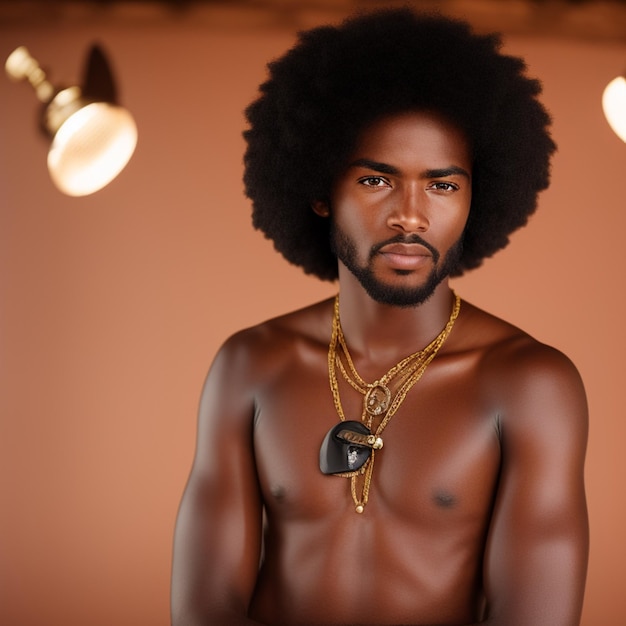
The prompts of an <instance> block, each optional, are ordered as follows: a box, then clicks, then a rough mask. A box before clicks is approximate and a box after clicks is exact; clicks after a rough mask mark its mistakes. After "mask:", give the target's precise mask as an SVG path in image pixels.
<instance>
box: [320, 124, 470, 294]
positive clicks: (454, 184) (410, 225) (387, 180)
mask: <svg viewBox="0 0 626 626" xmlns="http://www.w3.org/2000/svg"><path fill="white" fill-rule="evenodd" d="M471 189H472V188H471V156H470V149H469V145H468V142H467V140H466V138H465V136H464V134H463V133H462V132H461V131H460V130H459V129H458V128H457V127H456V126H455V125H453V124H451V123H450V122H448V121H447V120H445V119H444V118H443V117H441V116H439V115H437V114H434V113H428V112H407V113H402V114H398V115H393V116H390V117H386V118H383V119H381V120H379V121H378V122H376V123H375V124H373V125H372V126H370V127H368V128H366V129H365V131H364V132H363V133H362V135H361V137H360V140H359V141H358V143H357V146H356V149H355V150H354V152H353V154H352V155H351V157H350V159H349V160H348V164H347V167H346V168H345V169H344V171H343V172H342V173H341V174H340V176H339V178H338V179H337V181H336V184H335V186H334V188H333V191H332V194H331V199H330V206H328V207H326V210H329V211H330V219H331V237H332V245H333V249H334V251H335V253H336V255H337V258H338V260H339V263H340V267H339V273H340V276H341V274H342V272H343V271H344V269H343V268H345V269H347V270H349V271H350V272H351V273H352V274H353V275H354V276H356V278H357V279H358V280H359V282H360V283H361V285H362V286H363V288H364V289H365V290H366V291H367V293H368V294H369V295H370V296H371V297H372V298H373V299H374V300H376V301H378V302H381V303H384V304H390V305H394V306H416V305H419V304H421V303H422V302H424V301H425V300H426V299H428V297H430V295H431V294H432V293H433V291H434V290H435V288H436V287H437V285H438V284H439V283H440V282H441V281H442V280H443V279H445V278H446V277H447V276H448V275H449V274H450V272H451V271H452V270H453V269H454V268H455V266H456V264H457V262H458V260H459V257H460V254H461V251H462V235H463V229H464V227H465V223H466V221H467V217H468V215H469V209H470V203H471V195H472V194H471ZM320 206H321V207H322V208H324V207H325V205H318V209H319V207H320ZM318 209H316V210H318ZM318 212H323V210H318ZM342 266H343V268H342Z"/></svg>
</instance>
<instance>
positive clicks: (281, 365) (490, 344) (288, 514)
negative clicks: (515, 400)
mask: <svg viewBox="0 0 626 626" xmlns="http://www.w3.org/2000/svg"><path fill="white" fill-rule="evenodd" d="M331 310H332V303H331V302H330V301H328V302H325V303H321V304H319V305H316V306H315V307H311V308H309V309H305V310H303V311H301V312H297V313H295V314H292V315H290V316H285V317H283V318H279V319H277V320H274V321H272V322H268V323H267V324H265V325H263V326H261V327H258V328H257V329H253V330H252V331H248V333H251V334H252V336H253V341H252V343H253V344H254V345H255V348H254V350H253V354H254V355H256V356H255V357H254V358H256V359H257V362H255V364H254V367H255V368H256V372H257V377H256V380H257V384H256V389H255V415H254V420H255V421H254V430H253V432H254V437H253V448H254V450H253V453H254V455H255V459H256V465H257V472H258V478H259V482H260V488H261V491H262V495H263V500H264V503H265V511H266V532H265V544H264V558H263V562H262V565H261V569H260V573H259V578H258V583H257V587H256V590H255V593H254V596H253V599H252V603H251V608H250V615H251V617H253V618H255V619H257V620H259V621H261V622H263V623H271V624H280V623H288V624H315V623H325V624H332V623H338V624H339V623H358V624H415V623H416V622H417V623H420V624H461V623H463V624H464V623H471V622H473V621H477V620H478V619H479V617H480V611H481V601H482V596H481V568H482V560H483V549H484V544H485V537H486V533H487V530H488V527H489V522H490V516H491V510H492V506H493V502H494V495H495V492H496V489H497V483H498V474H499V469H500V462H501V447H500V419H501V415H500V410H499V409H500V398H501V397H502V389H500V388H499V387H500V385H499V381H498V378H499V374H498V370H499V368H500V367H501V366H502V364H503V363H502V359H504V358H506V357H505V356H504V355H507V354H509V353H510V346H511V345H516V344H522V345H524V344H528V343H536V342H534V341H533V340H532V339H531V338H529V337H528V336H527V335H525V334H524V333H522V332H521V331H519V330H518V329H516V328H514V327H512V326H510V325H508V324H506V323H504V322H502V321H500V320H497V319H496V318H493V317H491V316H489V315H487V314H486V313H483V312H481V311H479V310H478V309H476V308H474V307H472V306H471V305H468V304H467V303H464V304H463V306H462V310H461V315H460V317H459V319H458V320H457V323H456V326H455V328H454V330H453V332H452V334H451V335H450V337H449V339H448V341H447V342H446V344H445V345H444V348H442V350H441V351H440V353H439V354H438V355H437V357H436V358H435V360H434V361H433V362H432V363H431V364H430V365H429V366H428V369H427V370H426V372H425V374H424V375H423V377H422V379H421V380H420V381H419V382H418V383H417V384H416V385H415V386H414V387H413V388H412V389H411V391H410V392H409V393H408V395H407V397H406V399H405V401H404V403H403V404H402V406H401V407H400V409H399V410H398V412H397V413H396V414H395V415H394V416H393V418H392V419H391V421H390V422H389V424H388V426H387V427H386V428H385V430H384V433H383V438H384V448H383V449H382V450H380V451H379V452H377V453H376V460H375V466H374V471H373V479H372V484H371V491H370V496H369V502H368V504H367V506H366V508H365V511H364V512H363V513H362V514H358V513H356V512H355V506H354V503H353V500H352V497H351V494H350V479H348V478H343V477H340V476H326V475H323V474H322V473H321V472H320V469H319V464H318V463H319V461H318V459H319V448H320V444H321V442H322V440H323V438H324V436H325V434H326V432H327V431H328V430H329V429H330V428H331V427H332V426H333V425H335V424H336V423H337V422H338V421H339V418H338V416H337V413H336V410H335V407H334V405H333V400H332V395H331V392H330V388H329V382H328V365H327V355H328V339H329V336H330V323H331V322H330V320H331ZM286 346H288V347H289V348H288V349H286ZM499 355H503V356H499ZM355 365H356V366H357V369H358V363H355ZM386 369H387V366H385V367H383V369H382V370H381V371H380V372H379V375H380V374H382V373H384V371H386ZM364 378H366V379H367V376H365V375H364ZM341 393H342V396H341V399H342V404H343V406H344V410H345V413H346V417H347V419H356V420H358V419H360V416H361V408H362V402H363V397H362V396H361V395H360V394H358V393H357V392H356V391H354V390H352V389H350V388H349V387H347V386H345V385H343V386H342V387H341ZM355 617H356V618H357V620H356V622H355Z"/></svg>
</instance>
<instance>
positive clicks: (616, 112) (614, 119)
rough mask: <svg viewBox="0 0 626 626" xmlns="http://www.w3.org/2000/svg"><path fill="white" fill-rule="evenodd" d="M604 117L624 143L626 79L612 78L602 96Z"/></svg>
mask: <svg viewBox="0 0 626 626" xmlns="http://www.w3.org/2000/svg"><path fill="white" fill-rule="evenodd" d="M602 108H603V109H604V115H605V117H606V119H607V121H608V123H609V126H610V127H611V128H612V129H613V131H614V132H615V134H616V135H617V136H618V137H619V138H620V139H621V140H622V141H624V142H626V78H625V77H624V76H618V77H617V78H614V79H613V80H612V81H611V82H610V83H609V84H608V85H607V86H606V89H605V90H604V93H603V94H602Z"/></svg>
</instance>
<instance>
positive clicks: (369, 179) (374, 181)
mask: <svg viewBox="0 0 626 626" xmlns="http://www.w3.org/2000/svg"><path fill="white" fill-rule="evenodd" d="M359 184H361V185H364V186H365V187H388V186H389V181H387V180H385V179H384V178H383V177H382V176H365V177H364V178H359Z"/></svg>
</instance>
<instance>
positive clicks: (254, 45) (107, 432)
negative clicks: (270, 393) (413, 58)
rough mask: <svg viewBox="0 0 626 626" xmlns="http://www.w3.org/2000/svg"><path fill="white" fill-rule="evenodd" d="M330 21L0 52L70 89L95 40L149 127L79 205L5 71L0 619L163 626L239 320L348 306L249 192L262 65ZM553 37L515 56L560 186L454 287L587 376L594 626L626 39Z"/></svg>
mask: <svg viewBox="0 0 626 626" xmlns="http://www.w3.org/2000/svg"><path fill="white" fill-rule="evenodd" d="M309 4H310V3H309ZM313 4H315V3H313ZM326 4H328V3H326ZM320 5H324V3H323V2H321V3H320ZM331 13H332V12H331V11H329V10H328V7H322V6H320V7H319V8H318V10H316V8H315V6H313V7H312V8H311V9H310V10H308V11H307V12H306V13H304V14H302V15H298V16H295V17H294V16H293V15H291V16H290V15H287V14H285V16H284V17H287V18H289V19H284V20H282V21H280V22H278V21H276V20H275V19H274V18H273V17H272V16H271V15H270V13H269V11H268V12H267V14H266V13H263V11H259V10H257V11H243V10H242V11H241V12H238V11H235V10H229V9H228V8H227V7H225V6H224V7H223V11H222V12H220V11H217V12H215V13H205V14H204V13H199V12H197V11H196V12H182V11H179V12H168V11H165V10H162V9H153V10H147V9H146V7H145V6H143V7H139V6H138V5H137V6H133V7H130V8H128V9H127V10H126V11H125V12H116V11H115V10H113V9H111V10H104V9H102V10H100V11H96V12H93V11H92V12H87V11H85V12H81V10H78V9H77V10H74V11H72V12H69V13H67V14H63V13H54V12H50V13H46V12H45V11H44V12H38V13H37V12H34V13H32V14H29V15H31V17H27V15H26V14H25V13H21V14H17V13H16V14H13V13H11V12H10V11H9V12H5V13H3V14H0V20H1V21H0V59H2V60H4V59H5V58H6V57H7V56H8V54H9V53H10V52H11V50H13V48H15V47H16V46H17V45H21V44H24V45H26V46H28V47H29V48H30V50H31V52H32V53H33V54H34V55H35V56H36V57H38V58H39V59H40V60H41V61H42V63H44V64H45V65H46V66H48V67H49V68H52V71H51V78H52V79H53V81H56V82H62V83H66V84H67V83H73V82H75V81H78V80H79V79H80V74H81V68H82V64H83V59H84V56H85V53H86V50H87V48H88V46H89V44H91V43H92V42H93V41H99V42H101V43H102V44H103V45H104V46H105V48H106V50H107V51H108V53H109V56H110V58H111V60H112V62H113V64H114V67H115V69H116V74H117V78H118V81H119V87H120V90H121V93H122V97H123V101H124V103H125V104H126V105H127V106H128V107H129V108H130V109H131V110H132V112H133V114H134V115H135V117H136V120H137V123H138V126H139V133H140V139H139V144H138V148H137V151H136V153H135V156H134V158H133V159H132V161H131V163H130V164H129V166H128V168H127V169H126V170H125V171H124V172H123V173H122V174H121V175H120V177H119V178H118V179H117V180H115V181H114V182H113V183H112V184H111V185H110V186H109V187H108V188H106V189H104V190H103V191H101V192H100V193H97V194H95V195H93V196H89V197H85V198H81V199H76V198H68V197H65V196H63V195H61V194H60V193H58V192H57V191H56V190H55V189H54V188H53V186H52V183H51V182H50V180H49V178H48V175H47V172H46V168H45V154H46V146H45V143H44V141H43V140H42V139H41V138H40V136H38V135H37V133H36V131H35V118H36V110H37V105H36V102H35V99H34V97H33V95H32V93H31V90H30V88H29V87H28V85H26V84H12V83H11V82H10V81H8V80H7V79H6V77H4V76H0V146H1V152H0V368H1V370H0V416H1V422H0V489H1V490H0V495H1V501H0V622H1V623H2V624H4V625H6V626H30V625H41V624H55V625H56V624H59V625H60V624H63V625H64V626H79V625H81V626H83V625H85V624H89V625H90V626H109V625H111V624H115V625H116V626H137V625H138V624H141V625H143V624H146V625H148V624H149V625H151V626H160V625H165V624H167V623H168V622H169V616H168V585H169V568H170V552H171V537H172V530H173V525H174V519H175V515H176V508H177V505H178V500H179V497H180V494H181V491H182V489H183V486H184V482H185V479H186V475H187V472H188V469H189V465H190V462H191V458H192V454H193V446H194V435H195V419H196V417H195V415H196V405H197V399H198V396H199V392H200V388H201V385H202V382H203V378H204V376H205V373H206V370H207V368H208V365H209V363H210V361H211V358H212V356H213V354H214V352H215V350H216V349H217V347H218V346H219V344H220V343H221V342H222V341H223V340H224V338H225V337H226V336H227V335H228V334H229V333H231V332H233V331H235V330H237V329H239V328H241V327H243V326H246V325H250V324H253V323H255V322H257V321H260V320H263V319H265V318H267V317H269V316H272V315H275V314H277V313H280V312H284V311H285V310H289V309H293V308H296V307H300V306H302V305H305V304H308V303H310V302H313V301H315V300H317V299H320V298H322V297H326V296H328V295H330V294H332V293H334V289H335V286H334V285H331V284H323V283H320V282H318V281H317V280H315V279H311V278H307V277H305V276H304V275H302V274H301V272H300V271H299V270H298V269H296V268H292V267H290V266H288V265H287V264H286V263H285V262H284V261H283V260H282V259H281V258H280V257H279V256H278V255H277V254H276V253H275V252H274V251H273V250H272V247H271V245H270V244H269V243H268V242H267V241H265V240H264V239H263V238H262V237H261V235H260V234H258V233H256V232H255V231H253V230H252V228H251V226H250V224H249V204H248V202H247V200H246V199H245V198H244V196H243V193H242V185H241V182H240V181H241V170H242V167H241V159H242V152H243V147H244V146H243V142H242V139H241V130H242V129H243V127H244V121H243V116H242V110H243V108H244V107H245V105H246V104H247V103H248V102H249V101H250V100H251V99H252V98H253V97H254V95H255V91H256V86H257V85H258V83H259V82H260V81H261V80H262V79H263V77H264V72H265V69H264V66H265V63H266V61H268V60H269V59H271V58H272V57H275V56H277V55H278V54H280V53H281V52H282V51H283V50H285V49H286V48H287V47H288V46H289V45H290V44H291V43H292V42H293V40H294V32H295V30H296V29H298V28H300V27H308V26H312V25H313V24H315V23H318V22H320V21H325V20H326V19H327V18H331V19H335V18H336V14H335V13H332V15H331ZM462 13H463V11H462V10H461V9H459V10H458V11H457V14H462ZM596 17H597V19H598V20H599V21H600V22H599V23H603V24H604V26H605V27H606V28H607V29H609V30H610V26H611V24H610V23H608V21H607V18H606V16H605V15H604V14H602V13H598V14H597V15H596ZM602 20H604V22H602ZM589 24H590V23H589ZM558 26H559V22H558V20H557V19H555V23H554V25H553V28H551V25H550V24H546V23H545V22H542V23H541V28H538V30H537V32H541V35H536V36H532V32H529V31H528V30H526V31H525V32H523V33H514V34H511V35H510V36H509V37H507V40H506V47H505V49H506V50H507V51H510V52H512V53H515V54H521V55H524V56H525V57H526V59H527V61H528V64H529V66H530V71H531V73H532V74H534V75H538V76H540V77H541V78H542V79H543V82H544V85H545V98H544V100H545V102H546V104H547V106H548V107H549V109H550V110H551V111H552V113H553V115H554V118H555V124H554V135H555V138H556V140H557V142H558V144H559V148H560V151H559V153H558V155H557V156H556V158H555V161H554V169H553V184H552V187H551V188H550V190H549V191H547V192H545V193H544V194H543V195H542V197H541V204H540V210H539V212H538V213H537V214H536V216H535V217H534V218H533V219H532V220H531V223H530V226H529V227H528V228H526V229H524V230H522V231H520V232H519V233H517V234H516V235H515V236H514V237H513V241H512V244H511V246H510V247H509V248H507V249H506V250H505V251H503V252H501V253H499V254H498V255H496V257H494V258H493V259H491V260H489V261H488V262H486V263H485V265H484V267H483V268H482V269H479V270H478V271H475V272H474V273H472V274H471V275H469V276H467V277H466V278H463V279H461V280H458V281H456V282H455V286H456V288H457V290H458V291H459V292H460V293H461V294H462V295H463V296H464V297H465V298H466V299H468V300H471V301H472V302H474V303H475V304H478V305H480V306H482V307H484V308H486V309H488V310H490V311H492V312H494V313H496V314H498V315H501V316H503V317H505V318H506V319H508V320H510V321H512V322H514V323H516V324H518V325H520V326H522V327H523V328H524V329H526V330H528V331H529V332H530V333H532V334H533V335H535V336H536V337H537V338H539V339H540V340H543V341H546V342H548V343H551V344H553V345H555V346H557V347H558V348H560V349H562V350H563V351H565V352H566V353H568V354H569V355H570V356H571V357H572V358H573V360H574V361H575V362H576V363H577V365H578V366H579V368H580V370H581V372H582V374H583V377H584V379H585V381H586V386H587V390H588V395H589V402H590V408H591V434H590V445H589V454H588V463H587V484H588V492H589V508H590V515H591V524H592V550H591V561H590V570H589V582H588V590H587V595H586V600H585V608H584V619H583V624H584V625H585V626H623V624H625V623H626V593H625V582H626V541H625V540H624V529H625V528H626V499H625V497H624V477H625V475H626V450H625V449H624V441H625V440H626V426H625V424H624V408H625V405H626V402H625V400H624V383H623V373H624V367H623V361H624V356H623V355H624V346H625V342H624V335H625V333H624V317H625V314H626V302H625V298H624V289H623V278H622V277H623V270H624V252H623V248H622V245H623V244H622V240H623V237H624V231H625V230H626V200H625V198H626V195H625V191H624V190H625V188H626V186H625V178H626V145H625V144H624V143H623V142H621V141H620V140H619V139H618V138H617V137H616V136H615V135H614V134H613V133H612V132H611V130H610V129H609V128H608V126H607V124H606V122H605V120H604V119H603V116H602V112H601V108H600V96H601V93H602V90H603V88H604V86H605V85H606V83H607V82H608V81H609V80H610V79H611V78H613V77H614V76H615V75H617V74H618V73H620V72H621V71H622V70H623V69H624V67H626V41H624V40H623V39H622V40H619V39H615V38H612V37H604V38H603V37H599V38H598V37H595V38H594V37H588V38H587V37H584V36H583V37H581V36H564V35H563V34H562V33H557V30H558V28H557V27H558ZM552 31H554V33H556V34H555V35H551V32H552ZM556 35H558V36H556ZM547 417H549V416H547ZM294 419H298V412H297V407H294ZM303 428H306V424H303ZM555 445H558V442H555ZM216 575H219V572H216Z"/></svg>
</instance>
